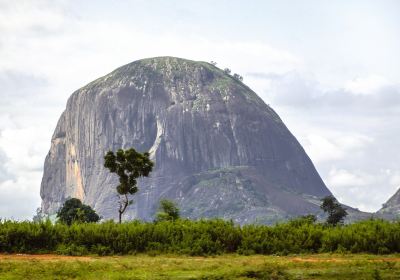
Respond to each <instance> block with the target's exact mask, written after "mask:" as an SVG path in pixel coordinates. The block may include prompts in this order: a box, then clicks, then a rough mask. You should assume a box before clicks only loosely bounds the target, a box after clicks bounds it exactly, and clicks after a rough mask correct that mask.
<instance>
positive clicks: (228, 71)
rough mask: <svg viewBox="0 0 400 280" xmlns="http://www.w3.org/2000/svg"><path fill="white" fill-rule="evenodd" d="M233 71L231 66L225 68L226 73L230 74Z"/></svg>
mask: <svg viewBox="0 0 400 280" xmlns="http://www.w3.org/2000/svg"><path fill="white" fill-rule="evenodd" d="M231 72H232V71H231V69H229V68H225V69H224V73H225V74H228V75H230V74H231Z"/></svg>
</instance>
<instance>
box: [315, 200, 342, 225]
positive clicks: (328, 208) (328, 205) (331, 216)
mask: <svg viewBox="0 0 400 280" xmlns="http://www.w3.org/2000/svg"><path fill="white" fill-rule="evenodd" d="M321 209H322V210H324V212H325V213H327V214H328V218H327V220H326V223H327V224H330V225H333V226H335V225H337V224H341V223H343V220H344V218H345V217H346V216H347V211H346V210H345V209H344V208H343V207H342V205H341V204H340V203H339V202H338V201H337V200H336V198H334V197H333V196H332V195H329V196H326V197H324V198H323V199H322V204H321Z"/></svg>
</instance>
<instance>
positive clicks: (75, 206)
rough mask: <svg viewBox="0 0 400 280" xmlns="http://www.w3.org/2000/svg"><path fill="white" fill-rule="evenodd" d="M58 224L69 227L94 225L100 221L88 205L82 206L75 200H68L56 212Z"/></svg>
mask: <svg viewBox="0 0 400 280" xmlns="http://www.w3.org/2000/svg"><path fill="white" fill-rule="evenodd" d="M57 218H58V219H59V221H60V222H62V223H65V224H67V225H71V224H72V223H74V222H78V223H96V222H98V221H99V220H100V217H99V215H97V213H96V211H94V210H93V209H92V208H91V207H90V206H89V205H86V204H83V203H82V202H81V201H80V200H79V199H77V198H70V199H68V200H67V201H65V202H64V204H63V206H62V207H61V208H60V209H59V210H58V212H57Z"/></svg>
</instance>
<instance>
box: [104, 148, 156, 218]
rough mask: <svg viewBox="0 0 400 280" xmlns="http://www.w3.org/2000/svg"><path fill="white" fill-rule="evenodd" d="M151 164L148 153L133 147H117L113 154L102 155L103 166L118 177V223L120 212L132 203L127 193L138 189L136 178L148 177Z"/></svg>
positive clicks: (130, 193)
mask: <svg viewBox="0 0 400 280" xmlns="http://www.w3.org/2000/svg"><path fill="white" fill-rule="evenodd" d="M153 165H154V163H153V162H152V161H151V160H150V154H149V153H143V154H142V153H139V152H137V151H136V150H135V149H133V148H131V149H128V150H122V149H119V150H118V151H117V152H116V153H115V154H114V152H112V151H109V152H107V154H106V155H105V156H104V167H106V168H108V169H109V170H110V172H111V173H116V174H117V175H118V177H119V185H118V186H117V187H116V189H117V192H118V195H119V202H118V204H119V208H118V213H119V223H121V221H122V214H123V213H124V212H125V210H126V208H127V207H128V205H130V204H132V203H133V201H132V200H129V198H128V195H133V194H135V193H136V192H137V191H138V187H137V181H136V179H137V178H139V177H148V176H149V174H150V172H151V171H152V170H153Z"/></svg>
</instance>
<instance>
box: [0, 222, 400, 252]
mask: <svg viewBox="0 0 400 280" xmlns="http://www.w3.org/2000/svg"><path fill="white" fill-rule="evenodd" d="M0 252H2V253H58V254H65V255H86V254H98V255H113V254H136V253H149V254H160V253H175V254H187V255H217V254H224V253H239V254H243V255H251V254H280V255H286V254H299V253H318V252H340V253H345V252H352V253H373V254H390V253H400V222H389V221H384V220H367V221H362V222H357V223H354V224H350V225H343V226H337V227H331V226H327V225H324V224H318V223H315V220H314V219H313V218H312V217H302V218H299V219H296V220H292V221H289V222H286V223H282V224H277V225H275V226H266V225H246V226H243V227H241V226H238V225H235V224H233V223H232V222H229V221H224V220H219V219H213V220H199V221H190V220H183V219H181V220H176V221H162V222H157V223H145V222H139V221H133V222H129V223H123V224H116V223H114V222H112V221H111V222H104V223H100V224H94V223H86V224H72V225H71V226H67V225H65V224H59V223H57V224H52V223H51V222H50V221H44V222H26V221H25V222H15V221H1V220H0Z"/></svg>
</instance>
